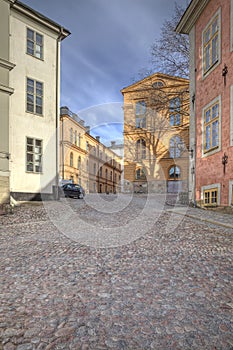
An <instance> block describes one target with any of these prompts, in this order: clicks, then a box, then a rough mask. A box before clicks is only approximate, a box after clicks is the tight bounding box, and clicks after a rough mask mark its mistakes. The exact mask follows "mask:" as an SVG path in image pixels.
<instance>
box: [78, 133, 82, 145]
mask: <svg viewBox="0 0 233 350" xmlns="http://www.w3.org/2000/svg"><path fill="white" fill-rule="evenodd" d="M80 146H81V135H80V133H79V134H78V147H80Z"/></svg>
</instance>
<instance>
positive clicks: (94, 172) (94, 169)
mask: <svg viewBox="0 0 233 350" xmlns="http://www.w3.org/2000/svg"><path fill="white" fill-rule="evenodd" d="M93 174H94V175H95V174H96V163H94V164H93Z"/></svg>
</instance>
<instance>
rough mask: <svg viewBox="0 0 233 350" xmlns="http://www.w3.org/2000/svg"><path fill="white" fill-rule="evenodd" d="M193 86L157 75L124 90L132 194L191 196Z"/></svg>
mask: <svg viewBox="0 0 233 350" xmlns="http://www.w3.org/2000/svg"><path fill="white" fill-rule="evenodd" d="M188 86H189V82H188V80H187V79H183V78H178V77H173V76H169V75H166V74H161V73H155V74H153V75H151V76H149V77H147V78H145V79H143V80H141V81H139V82H136V83H134V84H132V85H130V86H128V87H126V88H124V89H122V90H121V92H122V94H123V96H124V180H125V191H126V192H127V191H134V192H148V191H150V192H151V191H152V192H172V193H173V192H175V193H176V192H187V191H188V162H189V153H190V152H189V136H188V135H189V92H188Z"/></svg>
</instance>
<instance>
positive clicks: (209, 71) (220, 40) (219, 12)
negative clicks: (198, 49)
mask: <svg viewBox="0 0 233 350" xmlns="http://www.w3.org/2000/svg"><path fill="white" fill-rule="evenodd" d="M217 16H218V25H219V31H218V37H219V40H218V61H217V62H216V63H214V64H213V65H212V66H211V67H210V68H209V69H208V70H207V71H206V72H205V70H204V65H205V52H204V33H205V31H206V29H207V28H208V27H209V26H210V24H211V22H212V21H213V19H214V18H215V17H217ZM221 27H222V23H221V8H219V9H218V11H217V12H216V13H215V14H214V15H213V16H212V17H211V19H210V20H209V22H208V23H207V25H206V26H205V28H204V29H203V31H202V78H203V79H205V78H206V77H207V76H208V75H209V74H210V73H211V72H212V71H213V70H214V69H215V68H216V67H217V66H218V65H219V64H220V63H221V42H222V39H221Z"/></svg>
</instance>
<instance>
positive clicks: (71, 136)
mask: <svg viewBox="0 0 233 350" xmlns="http://www.w3.org/2000/svg"><path fill="white" fill-rule="evenodd" d="M70 143H73V128H70Z"/></svg>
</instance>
